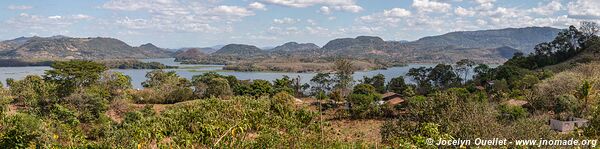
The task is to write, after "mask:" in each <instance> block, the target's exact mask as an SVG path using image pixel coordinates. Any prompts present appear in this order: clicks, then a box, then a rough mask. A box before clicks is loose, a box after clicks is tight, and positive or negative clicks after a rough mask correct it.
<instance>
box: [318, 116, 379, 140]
mask: <svg viewBox="0 0 600 149" xmlns="http://www.w3.org/2000/svg"><path fill="white" fill-rule="evenodd" d="M384 122H385V120H377V119H366V120H346V119H342V120H329V121H328V123H329V124H328V125H327V126H324V132H325V136H326V138H327V139H331V140H338V141H342V142H365V143H368V144H378V143H380V142H381V133H380V129H381V126H382V125H383V123H384Z"/></svg>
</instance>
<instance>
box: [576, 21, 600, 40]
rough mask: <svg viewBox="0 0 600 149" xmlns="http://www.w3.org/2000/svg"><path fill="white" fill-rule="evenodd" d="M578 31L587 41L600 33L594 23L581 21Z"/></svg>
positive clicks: (599, 27)
mask: <svg viewBox="0 0 600 149" xmlns="http://www.w3.org/2000/svg"><path fill="white" fill-rule="evenodd" d="M579 30H580V31H581V32H582V33H583V35H585V36H586V37H587V38H588V39H589V38H591V37H594V36H596V35H597V34H598V32H600V25H598V23H596V22H591V21H582V22H580V26H579Z"/></svg>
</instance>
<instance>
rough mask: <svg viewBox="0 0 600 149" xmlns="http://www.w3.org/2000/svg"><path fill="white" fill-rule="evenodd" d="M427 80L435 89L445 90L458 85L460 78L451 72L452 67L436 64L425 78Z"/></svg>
mask: <svg viewBox="0 0 600 149" xmlns="http://www.w3.org/2000/svg"><path fill="white" fill-rule="evenodd" d="M427 77H428V78H429V80H431V81H432V82H433V84H434V85H435V87H437V88H441V89H447V88H450V87H453V86H455V85H457V84H459V83H460V80H461V79H460V77H459V76H458V75H456V74H455V73H454V71H453V68H452V66H450V65H445V64H438V65H436V66H435V67H433V69H431V72H430V73H429V75H428V76H427Z"/></svg>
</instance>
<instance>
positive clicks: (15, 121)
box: [0, 113, 44, 148]
mask: <svg viewBox="0 0 600 149" xmlns="http://www.w3.org/2000/svg"><path fill="white" fill-rule="evenodd" d="M41 126H42V121H40V120H39V119H37V118H36V117H34V116H32V115H28V114H21V113H17V114H16V115H13V116H10V117H7V118H6V119H4V120H2V127H1V128H0V130H1V131H2V135H0V146H1V147H3V148H26V147H31V145H34V146H38V147H39V145H42V144H43V142H42V140H41V138H40V137H41V136H42V134H43V133H44V132H43V131H42V127H41Z"/></svg>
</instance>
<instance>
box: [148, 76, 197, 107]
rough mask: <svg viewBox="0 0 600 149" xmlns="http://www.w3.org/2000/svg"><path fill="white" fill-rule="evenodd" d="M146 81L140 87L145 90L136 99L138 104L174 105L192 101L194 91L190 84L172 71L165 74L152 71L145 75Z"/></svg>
mask: <svg viewBox="0 0 600 149" xmlns="http://www.w3.org/2000/svg"><path fill="white" fill-rule="evenodd" d="M146 78H148V79H147V80H146V81H144V82H142V85H143V86H144V87H145V88H146V89H145V90H142V91H148V92H150V93H144V92H141V93H142V95H141V96H147V95H151V96H148V97H145V99H144V97H140V98H137V99H138V102H142V103H162V104H168V103H176V102H181V101H186V100H191V99H194V91H193V90H192V88H191V86H192V83H191V82H190V81H189V80H188V79H185V78H182V77H179V76H178V75H177V74H176V73H175V72H174V71H171V72H165V71H163V70H153V71H151V72H148V73H147V74H146Z"/></svg>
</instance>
